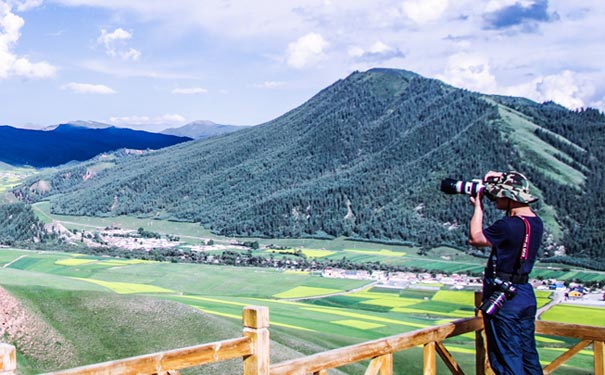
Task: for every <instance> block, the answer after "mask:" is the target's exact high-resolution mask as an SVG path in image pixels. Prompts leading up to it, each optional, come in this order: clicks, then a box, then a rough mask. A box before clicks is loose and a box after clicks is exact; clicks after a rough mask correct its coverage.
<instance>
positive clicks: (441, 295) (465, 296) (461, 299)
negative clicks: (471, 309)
mask: <svg viewBox="0 0 605 375" xmlns="http://www.w3.org/2000/svg"><path fill="white" fill-rule="evenodd" d="M431 300H433V301H439V302H451V303H457V304H464V305H467V306H475V293H474V292H472V291H460V290H440V291H438V292H437V293H435V295H434V296H433V298H431Z"/></svg>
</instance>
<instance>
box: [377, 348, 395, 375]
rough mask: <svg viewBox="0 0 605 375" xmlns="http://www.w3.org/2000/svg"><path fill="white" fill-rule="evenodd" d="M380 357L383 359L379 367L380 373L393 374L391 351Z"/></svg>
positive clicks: (384, 374) (383, 374)
mask: <svg viewBox="0 0 605 375" xmlns="http://www.w3.org/2000/svg"><path fill="white" fill-rule="evenodd" d="M382 357H383V358H384V361H383V362H382V367H381V368H380V375H393V353H389V354H385V355H383V356H382Z"/></svg>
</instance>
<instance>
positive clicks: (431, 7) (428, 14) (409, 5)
mask: <svg viewBox="0 0 605 375" xmlns="http://www.w3.org/2000/svg"><path fill="white" fill-rule="evenodd" d="M402 7H403V13H404V14H405V15H406V16H407V17H408V18H410V19H411V20H412V21H414V22H416V23H417V24H425V23H429V22H433V21H437V20H439V19H440V18H441V17H442V16H443V14H444V13H445V11H446V10H447V7H448V0H408V1H405V2H404V3H403V5H402Z"/></svg>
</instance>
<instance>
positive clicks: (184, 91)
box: [172, 87, 208, 95]
mask: <svg viewBox="0 0 605 375" xmlns="http://www.w3.org/2000/svg"><path fill="white" fill-rule="evenodd" d="M172 93H173V94H181V95H196V94H207V93H208V90H207V89H205V88H202V87H188V88H176V89H174V90H172Z"/></svg>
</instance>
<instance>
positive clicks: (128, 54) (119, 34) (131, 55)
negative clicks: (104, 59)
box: [97, 27, 141, 61]
mask: <svg viewBox="0 0 605 375" xmlns="http://www.w3.org/2000/svg"><path fill="white" fill-rule="evenodd" d="M131 38H132V33H131V32H128V31H126V30H124V29H122V28H121V27H119V28H117V29H115V30H114V31H112V32H107V30H105V29H103V30H101V35H100V36H99V38H97V43H99V44H102V45H103V46H104V47H105V52H106V53H107V55H109V56H111V57H120V58H122V59H123V60H132V61H136V60H138V59H139V57H141V52H140V51H139V50H136V49H134V48H128V47H127V46H126V41H128V40H129V39H131Z"/></svg>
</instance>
